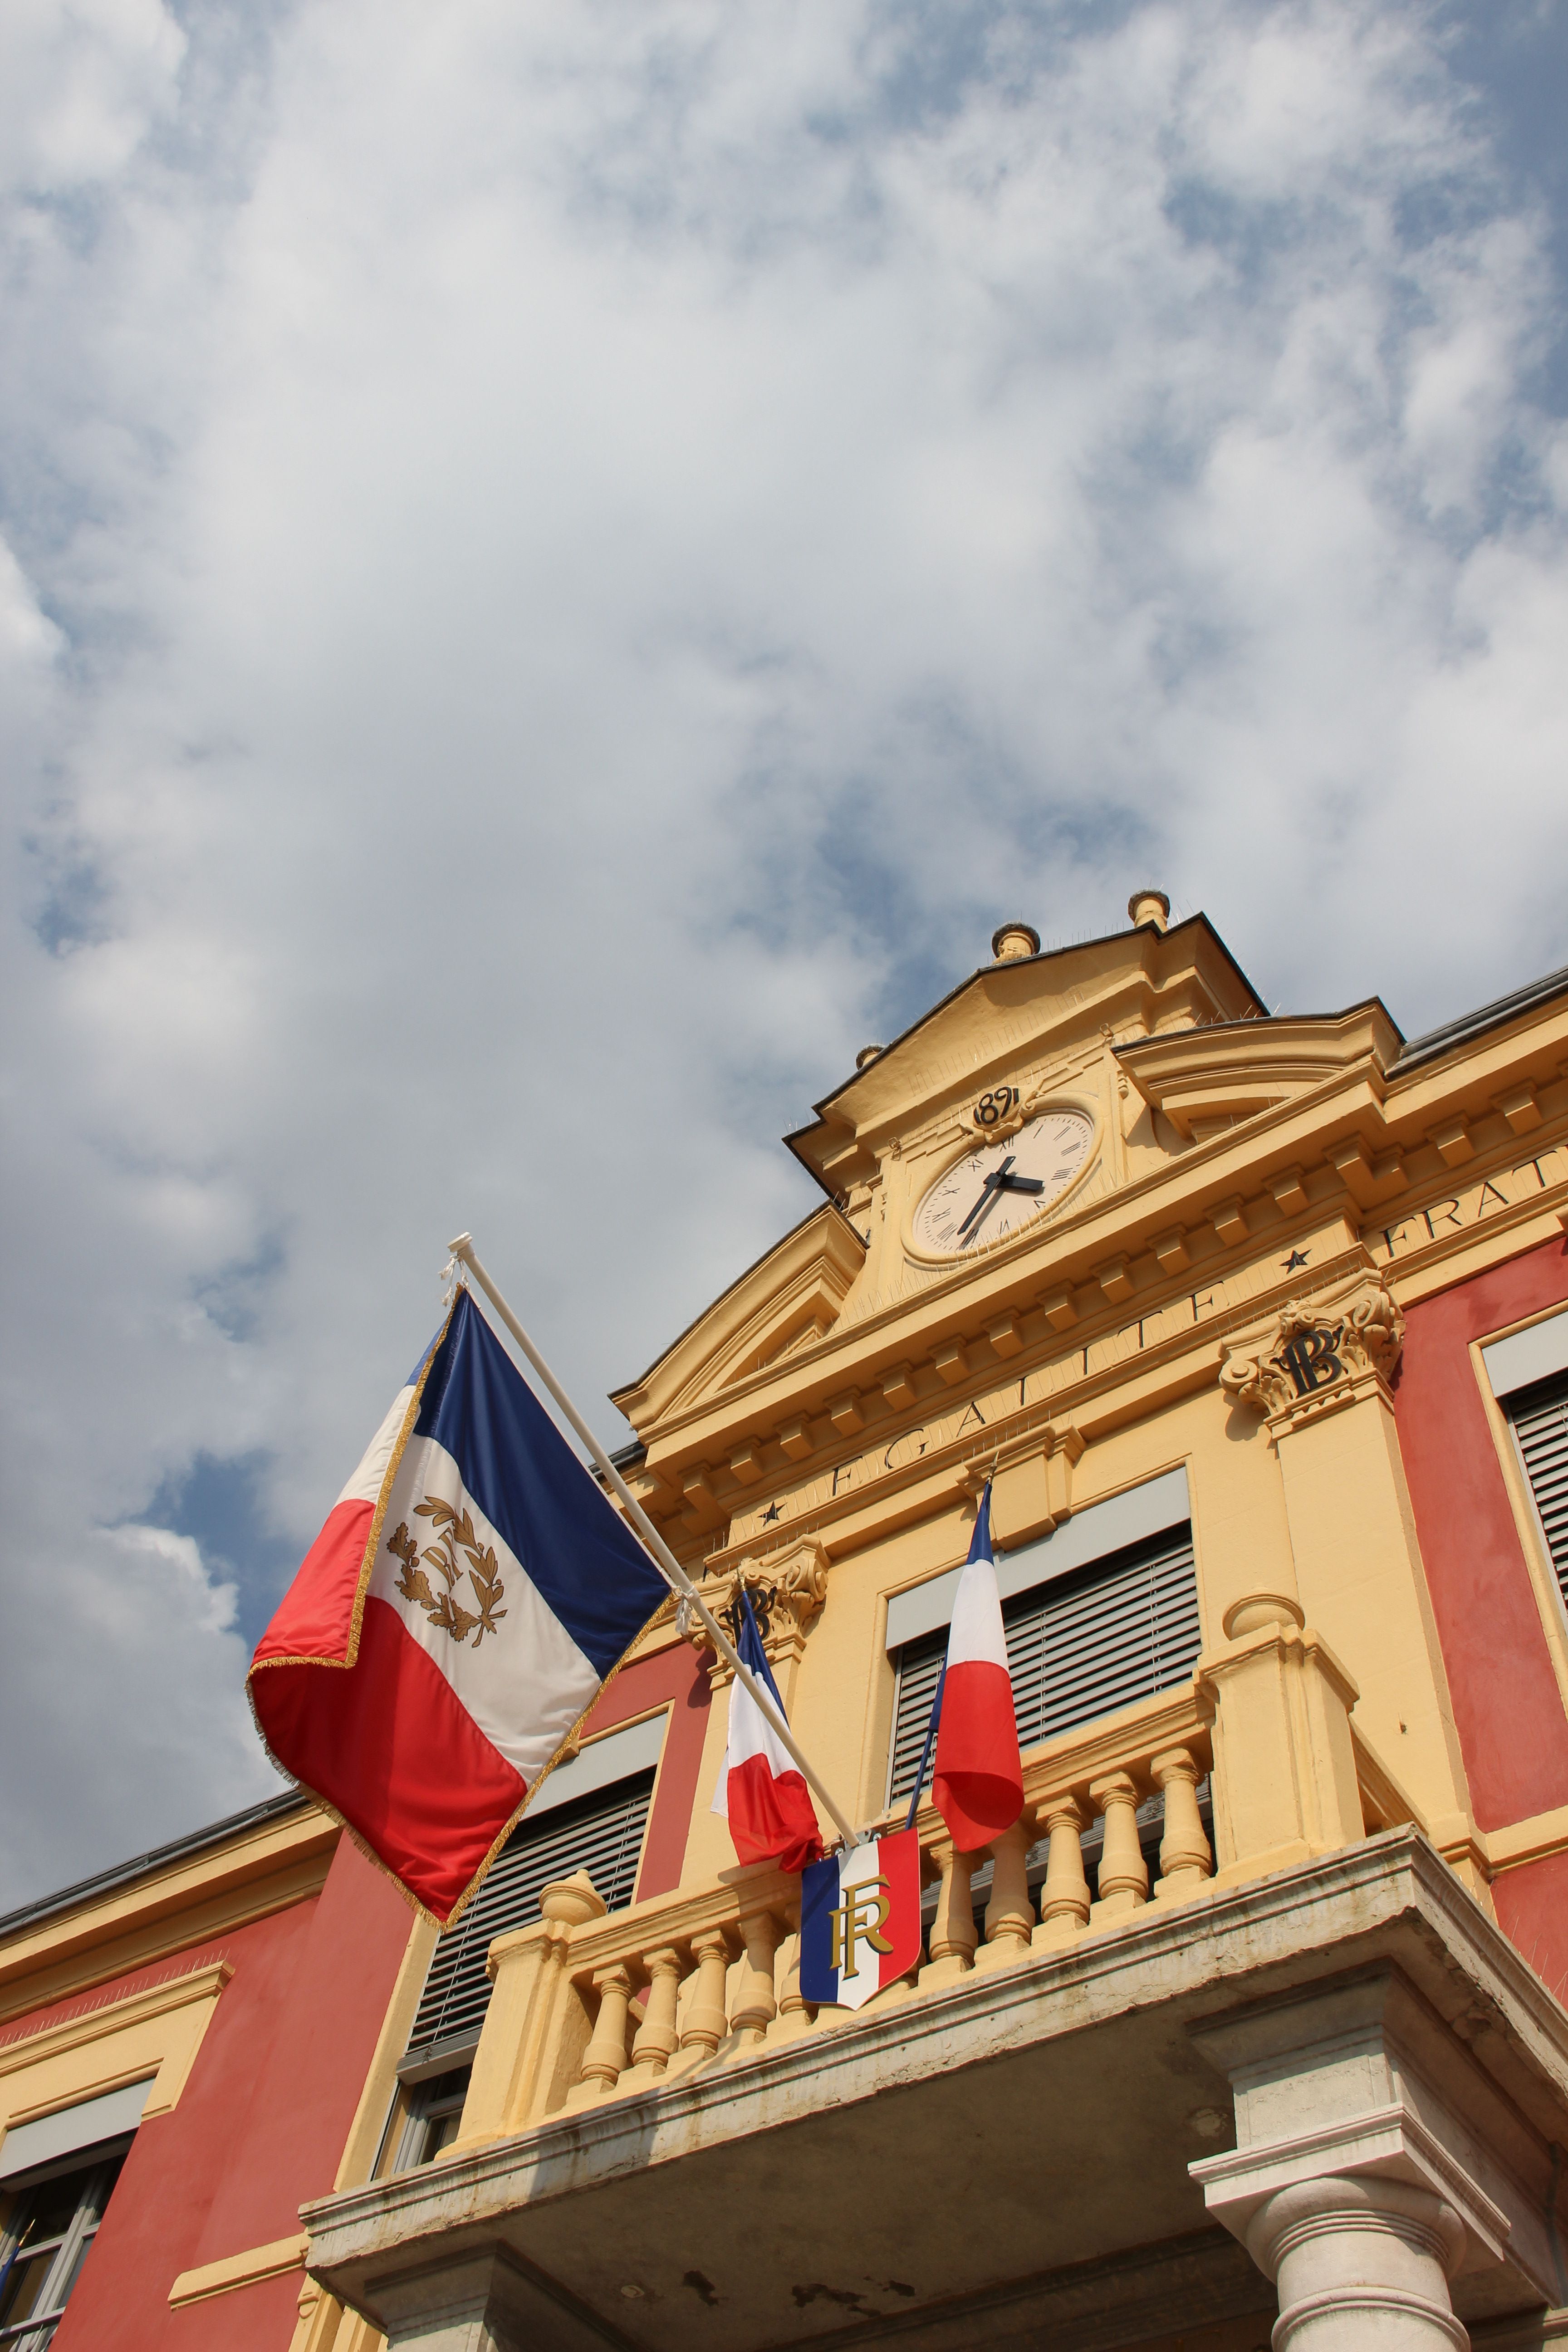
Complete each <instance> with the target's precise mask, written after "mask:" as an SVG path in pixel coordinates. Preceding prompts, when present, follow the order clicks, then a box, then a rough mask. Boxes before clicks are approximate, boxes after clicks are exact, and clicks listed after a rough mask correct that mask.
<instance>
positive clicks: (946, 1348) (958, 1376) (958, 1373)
mask: <svg viewBox="0 0 1568 2352" xmlns="http://www.w3.org/2000/svg"><path fill="white" fill-rule="evenodd" d="M931 1362H932V1363H933V1364H934V1365H935V1366H936V1368H937V1370H938V1372H939V1373H940V1374H941V1376H942V1379H943V1380H944V1381H946V1383H947V1385H948V1387H949V1388H952V1387H953V1386H954V1385H955V1384H956V1383H957V1382H958V1381H961V1380H963V1376H964V1374H965V1373H966V1372H967V1371H968V1370H969V1351H968V1349H966V1348H965V1347H964V1344H963V1340H962V1339H943V1340H942V1342H941V1343H940V1345H939V1346H937V1347H935V1348H933V1349H931Z"/></svg>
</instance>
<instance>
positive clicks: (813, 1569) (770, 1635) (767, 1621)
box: [676, 1536, 829, 1691]
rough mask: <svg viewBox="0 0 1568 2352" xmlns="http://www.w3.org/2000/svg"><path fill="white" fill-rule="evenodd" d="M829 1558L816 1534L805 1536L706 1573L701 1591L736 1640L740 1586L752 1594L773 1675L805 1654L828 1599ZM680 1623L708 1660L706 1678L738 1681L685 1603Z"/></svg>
mask: <svg viewBox="0 0 1568 2352" xmlns="http://www.w3.org/2000/svg"><path fill="white" fill-rule="evenodd" d="M828 1565H829V1562H828V1557H827V1553H826V1549H825V1548H824V1547H823V1545H822V1544H820V1543H819V1542H818V1541H817V1538H816V1537H815V1536H801V1537H798V1538H796V1540H795V1542H794V1543H792V1544H786V1545H785V1546H784V1549H782V1550H780V1551H776V1552H772V1553H770V1554H769V1556H768V1559H767V1560H766V1562H765V1564H764V1563H763V1562H760V1561H758V1560H756V1559H752V1556H751V1555H750V1553H748V1554H747V1555H746V1556H745V1557H744V1558H743V1559H740V1560H738V1561H737V1562H736V1564H735V1566H734V1567H733V1568H730V1569H725V1570H721V1571H720V1572H719V1573H718V1574H717V1575H708V1576H704V1577H703V1578H702V1579H701V1580H700V1583H699V1585H698V1588H697V1589H698V1591H700V1594H701V1595H702V1598H703V1600H704V1601H706V1602H707V1603H708V1606H709V1608H710V1610H711V1611H712V1612H713V1614H714V1616H715V1617H717V1618H718V1620H719V1622H720V1623H721V1624H722V1625H723V1626H724V1627H725V1628H726V1630H727V1631H728V1633H729V1634H730V1636H731V1640H732V1641H738V1640H739V1635H740V1626H739V1608H740V1598H741V1592H742V1588H743V1589H744V1590H745V1591H747V1592H749V1593H750V1594H751V1596H752V1609H753V1610H754V1611H755V1612H756V1618H757V1630H758V1632H759V1633H761V1634H762V1637H763V1652H764V1654H766V1657H767V1661H768V1664H769V1665H771V1666H772V1667H773V1670H774V1672H775V1674H776V1673H777V1672H778V1670H779V1669H780V1668H782V1667H788V1666H792V1665H794V1664H797V1663H798V1661H799V1660H800V1659H801V1658H802V1657H803V1656H804V1655H805V1637H806V1635H807V1633H809V1632H810V1631H811V1628H812V1626H813V1625H814V1624H815V1623H816V1620H817V1618H818V1617H819V1616H820V1614H821V1612H822V1604H823V1602H824V1601H826V1598H827V1570H828ZM676 1622H677V1624H678V1625H679V1630H680V1632H681V1633H682V1635H683V1636H684V1638H685V1639H686V1640H687V1641H688V1642H689V1643H690V1644H691V1646H692V1648H693V1649H694V1650H695V1651H697V1652H698V1654H699V1655H700V1656H703V1657H705V1658H706V1659H707V1661H708V1679H709V1682H710V1685H711V1686H712V1688H713V1689H714V1690H716V1691H720V1690H725V1689H727V1688H728V1687H729V1685H730V1684H731V1682H732V1681H733V1680H734V1674H733V1670H732V1668H731V1666H730V1664H729V1663H728V1661H727V1660H726V1659H723V1658H721V1657H718V1656H716V1655H715V1654H714V1651H713V1644H712V1642H711V1640H710V1636H709V1633H708V1631H707V1628H706V1627H705V1626H704V1624H703V1623H702V1621H701V1619H700V1617H698V1616H697V1615H695V1614H694V1613H693V1612H691V1611H690V1610H688V1609H686V1608H685V1607H684V1605H683V1606H682V1608H681V1609H680V1610H679V1611H678V1612H677V1618H676Z"/></svg>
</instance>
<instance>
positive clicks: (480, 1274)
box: [447, 1234, 866, 1847]
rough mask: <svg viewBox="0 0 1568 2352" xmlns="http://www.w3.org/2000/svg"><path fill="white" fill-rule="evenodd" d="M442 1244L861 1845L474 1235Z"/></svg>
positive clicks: (675, 1588)
mask: <svg viewBox="0 0 1568 2352" xmlns="http://www.w3.org/2000/svg"><path fill="white" fill-rule="evenodd" d="M447 1247H448V1248H449V1250H450V1251H451V1254H452V1255H453V1257H454V1258H457V1259H460V1260H461V1262H462V1264H463V1265H466V1266H467V1267H468V1271H469V1273H470V1274H471V1275H472V1276H473V1277H474V1280H475V1281H476V1282H477V1283H478V1284H479V1288H480V1289H481V1290H482V1291H483V1292H484V1294H485V1297H487V1298H488V1299H489V1302H490V1305H491V1306H492V1307H494V1308H495V1310H496V1313H497V1314H498V1315H499V1316H500V1319H501V1321H502V1322H503V1323H504V1324H505V1325H506V1328H507V1329H508V1330H509V1331H510V1333H511V1336H512V1338H513V1339H515V1340H516V1341H517V1344H518V1346H519V1347H520V1348H521V1349H522V1352H523V1354H524V1355H525V1356H526V1357H527V1358H528V1360H529V1362H530V1363H531V1365H532V1366H533V1369H534V1370H535V1371H536V1372H537V1373H538V1374H539V1377H540V1379H541V1380H542V1381H543V1382H544V1385H545V1387H546V1388H547V1389H548V1390H549V1391H550V1393H551V1395H552V1397H553V1398H554V1399H555V1402H556V1403H557V1404H558V1405H559V1406H560V1408H561V1410H562V1412H563V1413H564V1414H565V1416H566V1418H567V1420H568V1421H569V1422H570V1423H571V1424H572V1426H573V1428H574V1430H575V1431H576V1433H577V1435H578V1436H579V1437H580V1438H581V1439H582V1441H583V1444H584V1445H585V1446H586V1447H587V1449H588V1451H589V1453H590V1454H592V1455H593V1457H594V1460H595V1464H596V1465H597V1466H598V1469H599V1472H600V1475H602V1476H603V1477H604V1478H605V1481H606V1483H607V1484H608V1485H609V1486H611V1487H613V1488H614V1490H615V1492H616V1495H618V1496H619V1497H620V1499H621V1501H622V1503H623V1504H624V1505H625V1507H626V1514H627V1516H628V1517H629V1518H630V1520H631V1522H632V1525H633V1527H634V1528H636V1529H637V1534H638V1536H639V1537H640V1538H642V1542H643V1546H644V1549H646V1550H647V1553H648V1555H649V1557H650V1558H651V1559H652V1560H653V1564H654V1566H655V1567H656V1568H657V1569H658V1572H659V1574H660V1575H661V1576H662V1577H663V1579H664V1580H665V1582H666V1583H667V1584H668V1587H669V1589H670V1591H672V1592H674V1593H676V1594H678V1595H679V1598H680V1599H681V1600H682V1601H686V1602H687V1603H688V1605H689V1607H690V1608H692V1609H694V1610H695V1611H696V1612H697V1614H698V1616H699V1618H700V1620H701V1622H702V1624H703V1626H704V1628H705V1630H706V1632H707V1633H708V1637H709V1639H710V1642H711V1643H713V1646H714V1648H715V1649H716V1650H717V1651H718V1653H719V1655H720V1656H721V1658H722V1659H723V1660H724V1662H725V1664H726V1665H728V1666H730V1667H731V1669H732V1670H733V1672H734V1675H735V1676H736V1679H737V1680H738V1681H739V1682H741V1683H742V1684H743V1685H744V1686H745V1688H746V1689H747V1690H748V1691H749V1692H750V1693H751V1695H752V1698H753V1699H754V1700H755V1701H756V1704H757V1706H759V1708H760V1709H761V1710H762V1713H763V1717H764V1718H765V1720H766V1722H767V1724H768V1726H769V1727H770V1728H771V1729H772V1730H773V1732H775V1733H776V1734H777V1736H778V1738H779V1739H780V1740H781V1741H782V1742H783V1743H784V1748H785V1749H786V1750H787V1751H788V1753H789V1754H790V1755H791V1756H792V1757H793V1758H794V1759H795V1762H796V1763H797V1764H798V1765H799V1767H800V1769H801V1771H802V1773H803V1774H804V1775H805V1782H806V1786H807V1787H808V1788H809V1789H811V1790H813V1792H814V1793H815V1794H816V1796H817V1797H819V1798H820V1799H821V1801H822V1803H823V1805H824V1806H825V1807H826V1811H827V1812H828V1813H829V1814H830V1815H831V1816H832V1820H833V1824H834V1827H835V1828H836V1829H837V1831H838V1832H839V1833H840V1835H841V1836H842V1837H843V1840H844V1843H845V1844H846V1846H848V1847H854V1846H858V1845H864V1844H865V1843H866V1840H865V1838H864V1836H863V1835H862V1833H861V1832H860V1831H858V1829H856V1828H855V1827H854V1826H853V1825H852V1823H851V1822H849V1821H848V1819H847V1817H846V1815H845V1814H843V1813H842V1812H840V1811H839V1809H838V1807H837V1805H836V1804H835V1803H834V1801H833V1799H832V1798H831V1797H830V1796H829V1795H828V1793H827V1790H826V1789H825V1788H824V1787H823V1785H822V1782H821V1780H819V1779H818V1778H817V1776H816V1772H815V1771H814V1770H813V1769H812V1767H811V1766H810V1765H809V1764H808V1763H807V1762H806V1759H805V1757H804V1756H803V1755H802V1753H801V1751H800V1748H798V1747H797V1746H796V1744H795V1734H794V1733H793V1732H792V1731H791V1729H790V1727H789V1725H788V1723H787V1722H786V1721H785V1720H784V1712H783V1710H782V1708H780V1707H777V1706H774V1704H773V1695H772V1693H771V1692H770V1691H769V1690H768V1689H767V1688H766V1686H765V1685H763V1684H762V1683H760V1682H758V1680H757V1678H756V1676H755V1675H753V1674H752V1670H751V1668H750V1666H748V1665H746V1664H743V1663H742V1659H741V1658H740V1656H739V1654H738V1653H737V1652H736V1650H735V1647H734V1644H733V1643H731V1640H730V1637H729V1635H728V1634H727V1633H725V1631H724V1629H723V1627H722V1626H721V1624H720V1622H719V1620H718V1619H717V1618H716V1617H715V1616H714V1614H713V1612H712V1611H711V1610H710V1608H709V1606H708V1603H707V1602H706V1601H704V1600H703V1598H702V1595H701V1594H700V1592H699V1591H698V1590H697V1587H696V1586H695V1585H694V1584H693V1583H692V1581H691V1579H690V1578H689V1576H688V1575H687V1573H686V1570H684V1569H683V1568H682V1567H681V1565H680V1562H679V1560H678V1559H676V1557H675V1554H674V1553H673V1552H672V1551H671V1550H670V1549H669V1546H668V1544H667V1543H666V1542H665V1540H664V1538H663V1537H662V1536H661V1535H660V1534H659V1532H658V1528H656V1527H655V1526H654V1523H653V1521H652V1520H651V1519H650V1518H649V1517H648V1516H647V1512H646V1511H645V1510H644V1509H643V1507H642V1505H641V1504H640V1503H639V1502H638V1501H637V1496H635V1495H634V1494H633V1493H632V1490H631V1488H630V1487H629V1486H627V1485H626V1480H625V1479H624V1478H623V1477H622V1475H621V1474H620V1472H619V1471H618V1470H617V1469H616V1465H615V1464H614V1463H613V1462H612V1461H611V1459H610V1457H609V1455H608V1454H606V1453H605V1449H604V1447H603V1446H602V1445H601V1444H600V1443H599V1441H598V1439H597V1438H596V1437H595V1434H594V1433H593V1431H592V1430H591V1429H590V1428H589V1426H588V1424H587V1423H586V1422H585V1421H584V1418H583V1416H582V1414H581V1413H580V1412H578V1410H577V1408H576V1406H575V1405H574V1403H573V1402H572V1400H571V1398H570V1397H569V1396H568V1395H567V1393H566V1391H565V1390H564V1389H563V1387H562V1385H561V1383H560V1381H558V1380H557V1379H556V1377H555V1375H554V1373H553V1372H552V1370H551V1369H550V1367H549V1365H548V1364H547V1363H546V1362H545V1360H544V1359H543V1357H542V1355H541V1354H540V1352H539V1350H538V1349H537V1348H536V1347H535V1346H534V1344H533V1342H532V1340H531V1339H530V1338H529V1336H528V1334H527V1332H526V1331H525V1330H524V1329H523V1328H522V1326H521V1323H520V1322H519V1321H518V1319H517V1318H516V1316H515V1315H514V1314H513V1313H512V1311H511V1308H510V1307H509V1306H508V1305H507V1303H506V1300H505V1299H504V1298H503V1297H501V1295H500V1291H499V1290H498V1289H497V1288H496V1286H495V1284H494V1283H493V1282H492V1281H491V1279H490V1277H489V1275H488V1274H487V1273H486V1271H485V1269H484V1267H483V1265H481V1264H480V1262H479V1256H478V1255H477V1253H476V1251H475V1249H474V1242H473V1235H472V1234H458V1238H457V1240H456V1241H455V1242H449V1243H448V1244H447Z"/></svg>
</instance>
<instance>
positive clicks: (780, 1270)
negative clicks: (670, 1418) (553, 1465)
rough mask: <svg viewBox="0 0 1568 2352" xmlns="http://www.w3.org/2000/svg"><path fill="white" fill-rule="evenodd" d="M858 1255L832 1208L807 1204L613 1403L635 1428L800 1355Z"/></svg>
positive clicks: (856, 1242)
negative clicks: (800, 1217)
mask: <svg viewBox="0 0 1568 2352" xmlns="http://www.w3.org/2000/svg"><path fill="white" fill-rule="evenodd" d="M865 1255H866V1247H865V1244H864V1242H863V1241H862V1240H861V1238H860V1235H859V1234H858V1233H856V1232H855V1230H854V1228H853V1227H852V1226H851V1225H849V1224H848V1223H847V1222H846V1220H845V1219H844V1217H843V1216H842V1215H841V1213H839V1211H838V1210H837V1208H834V1207H830V1206H825V1207H823V1208H820V1209H816V1210H814V1211H813V1213H812V1214H811V1215H810V1216H809V1217H807V1218H806V1220H805V1223H803V1224H799V1225H797V1226H796V1227H795V1231H794V1232H793V1233H791V1234H785V1236H784V1240H783V1241H782V1242H780V1243H779V1244H777V1246H776V1247H775V1248H773V1249H771V1250H770V1251H769V1252H768V1254H767V1255H766V1256H765V1257H763V1258H759V1259H758V1261H757V1263H756V1265H753V1266H752V1267H750V1268H749V1269H748V1270H747V1272H746V1273H744V1274H743V1275H742V1276H741V1278H740V1280H739V1281H738V1282H736V1283H732V1284H731V1286H730V1288H729V1289H728V1290H727V1291H725V1292H724V1294H723V1295H722V1297H719V1298H716V1299H715V1300H714V1302H713V1304H712V1306H711V1307H709V1308H708V1309H707V1311H706V1313H705V1314H702V1315H700V1316H699V1317H698V1318H697V1321H696V1322H695V1323H693V1324H692V1325H691V1326H690V1327H689V1328H688V1329H687V1330H685V1331H683V1332H682V1333H681V1335H680V1337H679V1339H678V1340H677V1341H676V1342H675V1345H674V1346H673V1347H672V1348H669V1349H667V1350H666V1352H665V1353H664V1354H663V1355H662V1356H660V1357H659V1359H658V1361H657V1362H656V1363H654V1364H651V1365H650V1366H649V1367H648V1369H647V1371H646V1372H645V1373H644V1374H643V1376H642V1378H641V1380H639V1381H633V1382H632V1383H631V1384H630V1385H629V1386H628V1387H626V1388H624V1389H619V1390H617V1391H616V1394H615V1398H614V1402H616V1404H617V1405H618V1406H619V1407H620V1409H621V1411H622V1412H624V1413H625V1414H626V1418H627V1420H628V1421H630V1422H631V1423H632V1425H633V1427H634V1428H636V1429H638V1430H642V1429H646V1428H648V1427H650V1426H651V1425H652V1424H653V1423H656V1422H659V1421H662V1420H663V1419H664V1418H665V1417H666V1416H667V1415H668V1414H669V1413H671V1412H689V1411H690V1410H691V1409H693V1408H694V1407H696V1406H699V1405H700V1404H701V1403H703V1402H705V1401H706V1400H707V1399H708V1398H710V1397H713V1396H718V1395H720V1394H721V1392H722V1391H724V1390H726V1389H728V1388H731V1387H733V1386H734V1385H735V1384H736V1383H737V1382H738V1381H743V1380H746V1379H748V1378H749V1377H750V1376H751V1375H752V1373H753V1372H757V1371H762V1370H766V1369H767V1368H768V1367H770V1366H772V1365H774V1364H780V1363H783V1362H784V1361H785V1360H786V1359H789V1358H791V1357H795V1356H799V1355H804V1354H805V1353H806V1352H807V1350H808V1349H811V1348H814V1347H816V1346H817V1345H819V1344H820V1342H821V1341H822V1340H823V1339H826V1336H827V1334H828V1333H829V1332H830V1331H831V1330H832V1328H833V1326H834V1325H835V1323H836V1322H837V1319H838V1317H839V1314H840V1312H841V1311H842V1309H843V1306H844V1301H845V1298H846V1297H847V1295H848V1292H849V1288H850V1286H851V1285H852V1283H853V1282H854V1280H855V1277H856V1276H857V1275H858V1273H859V1271H860V1268H861V1265H863V1264H864V1262H865Z"/></svg>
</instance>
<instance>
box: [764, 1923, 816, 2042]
mask: <svg viewBox="0 0 1568 2352" xmlns="http://www.w3.org/2000/svg"><path fill="white" fill-rule="evenodd" d="M815 2023H816V2011H815V2010H814V2009H813V2008H812V2007H811V2005H810V2004H809V2002H807V2001H805V2000H802V1999H801V1992H800V1937H799V1934H798V1933H795V1934H792V1935H791V1937H790V1939H789V1965H788V1967H787V1968H786V1969H785V1970H784V1990H783V1991H782V1992H781V1993H780V1995H779V2013H778V2015H777V2017H776V2018H774V2020H773V2023H772V2025H771V2026H769V2028H768V2040H769V2042H798V2041H799V2039H800V2037H801V2035H802V2034H803V2033H809V2032H811V2029H812V2026H813V2025H814V2024H815Z"/></svg>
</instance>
